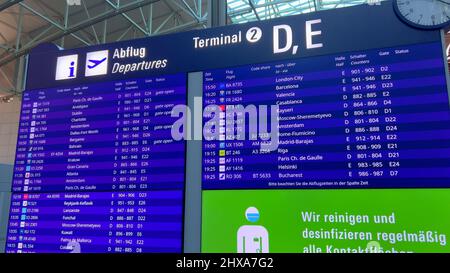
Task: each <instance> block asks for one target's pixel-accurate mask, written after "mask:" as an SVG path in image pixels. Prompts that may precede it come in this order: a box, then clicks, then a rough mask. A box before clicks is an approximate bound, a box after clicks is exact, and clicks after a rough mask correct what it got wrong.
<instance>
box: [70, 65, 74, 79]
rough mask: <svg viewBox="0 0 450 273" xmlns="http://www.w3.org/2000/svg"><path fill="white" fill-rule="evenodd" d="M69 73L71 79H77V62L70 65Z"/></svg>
mask: <svg viewBox="0 0 450 273" xmlns="http://www.w3.org/2000/svg"><path fill="white" fill-rule="evenodd" d="M69 71H70V73H69V78H73V77H75V62H71V63H70V67H69Z"/></svg>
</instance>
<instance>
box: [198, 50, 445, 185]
mask: <svg viewBox="0 0 450 273" xmlns="http://www.w3.org/2000/svg"><path fill="white" fill-rule="evenodd" d="M213 104H216V105H219V106H220V108H221V109H223V110H224V114H223V115H222V117H221V118H222V119H223V121H222V122H221V123H220V127H219V128H217V130H219V131H220V134H221V135H220V136H219V139H216V140H215V141H204V142H203V189H204V190H208V189H235V188H254V189H258V188H273V189H283V188H408V187H409V188H412V187H425V188H429V187H435V188H438V187H448V186H450V182H449V181H450V122H449V121H450V112H449V96H448V93H447V83H446V76H445V70H444V63H443V58H442V45H441V44H440V43H428V44H416V45H407V46H400V47H393V48H382V49H373V50H368V51H359V52H347V53H340V54H334V55H326V56H318V57H312V58H304V59H296V60H289V61H282V62H275V63H266V64H254V65H249V66H241V67H233V68H226V69H219V70H211V71H206V72H205V75H204V105H205V106H207V105H213ZM238 104H240V105H243V106H248V105H255V106H256V107H259V106H260V105H267V106H269V108H268V109H269V110H270V106H271V105H278V106H279V110H278V119H279V128H278V130H279V146H278V148H277V149H276V150H275V151H271V152H267V151H264V150H262V149H260V142H261V140H260V139H259V138H258V139H257V140H249V136H248V135H247V136H245V140H236V139H235V138H233V137H236V136H238V135H239V134H240V133H241V132H238V128H237V126H235V128H231V130H230V128H229V127H227V126H226V123H225V120H228V119H232V118H234V120H235V124H242V123H245V124H246V126H247V133H248V131H249V130H250V129H249V126H248V125H249V120H250V118H249V117H248V115H240V116H238V117H231V116H229V115H230V114H229V110H230V108H231V107H234V106H235V105H238ZM269 110H268V111H269ZM225 112H226V115H225ZM208 118H209V117H207V118H204V121H205V123H206V122H208V120H209V119H208ZM268 126H269V127H270V118H269V121H268ZM212 130H215V129H212ZM220 137H221V139H220Z"/></svg>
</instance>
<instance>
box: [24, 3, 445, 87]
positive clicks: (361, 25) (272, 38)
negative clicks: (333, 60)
mask: <svg viewBox="0 0 450 273" xmlns="http://www.w3.org/2000/svg"><path fill="white" fill-rule="evenodd" d="M439 40H440V33H439V31H423V30H419V29H415V28H412V27H409V26H407V25H405V24H404V23H403V22H402V21H401V20H400V19H399V18H398V17H397V16H396V14H395V12H394V9H393V6H392V3H391V2H390V1H387V2H383V3H382V4H380V5H373V6H371V5H361V6H355V7H351V8H346V9H338V10H329V11H320V12H316V13H311V14H305V15H298V16H291V17H285V18H280V19H276V20H270V21H263V22H256V23H249V24H243V25H233V26H227V27H220V28H214V29H209V30H198V31H191V32H185V33H179V34H172V35H164V36H156V37H151V38H144V39H139V40H133V41H125V42H118V43H113V44H106V45H99V46H93V47H86V48H80V49H74V50H58V49H57V48H56V47H54V48H53V50H52V49H50V48H49V47H48V46H43V47H42V48H41V49H39V48H38V49H36V50H34V51H33V52H32V54H31V57H30V63H29V70H28V79H27V89H29V90H31V89H39V88H49V87H57V86H65V85H74V84H82V83H83V84H85V83H92V82H98V81H108V80H123V79H127V78H140V77H146V76H152V75H161V74H173V73H179V72H191V71H201V70H205V69H214V68H221V67H229V66H239V65H245V64H252V63H260V62H270V61H279V60H286V59H293V58H301V57H312V56H318V55H326V54H333V53H338V52H348V51H357V50H367V49H372V48H383V47H392V46H399V45H407V44H416V43H427V42H436V41H439ZM43 67H45V68H46V69H42V68H43Z"/></svg>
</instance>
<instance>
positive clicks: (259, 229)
mask: <svg viewBox="0 0 450 273" xmlns="http://www.w3.org/2000/svg"><path fill="white" fill-rule="evenodd" d="M245 217H246V218H247V220H248V221H249V222H252V223H256V222H257V221H258V220H259V211H258V209H257V208H255V207H249V208H248V209H247V210H246V211H245ZM237 252H238V253H269V232H267V229H266V228H265V227H263V226H258V225H244V226H241V227H240V228H239V230H238V232H237Z"/></svg>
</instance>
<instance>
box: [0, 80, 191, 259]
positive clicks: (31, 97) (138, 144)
mask: <svg viewBox="0 0 450 273" xmlns="http://www.w3.org/2000/svg"><path fill="white" fill-rule="evenodd" d="M185 103H186V77H185V75H184V74H177V75H168V76H158V77H151V78H141V79H135V80H124V81H112V82H102V83H95V84H86V85H79V86H71V87H61V88H52V89H42V90H33V91H27V92H25V93H24V95H23V103H22V112H21V117H20V128H19V138H18V145H17V154H16V162H15V163H16V164H15V169H14V177H13V195H12V202H11V213H10V219H9V229H8V238H7V246H6V249H7V252H23V253H27V252H65V253H69V252H72V253H73V252H112V253H114V252H115V253H131V252H181V251H182V234H183V231H182V228H183V223H182V220H183V206H184V203H183V202H184V180H185V142H184V141H175V140H173V138H172V136H171V128H172V124H173V123H174V122H175V120H176V118H172V117H171V110H172V108H173V107H174V106H175V105H178V104H185Z"/></svg>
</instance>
